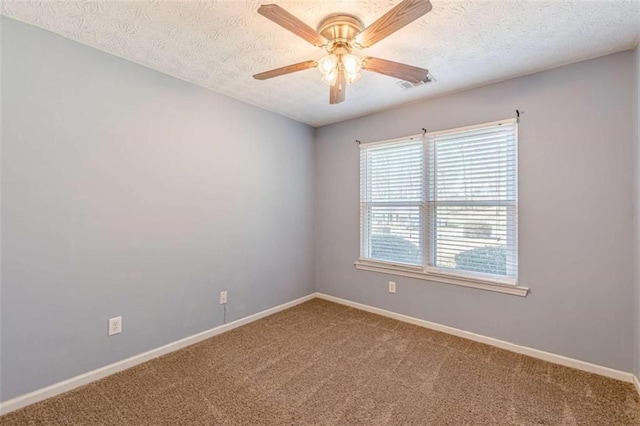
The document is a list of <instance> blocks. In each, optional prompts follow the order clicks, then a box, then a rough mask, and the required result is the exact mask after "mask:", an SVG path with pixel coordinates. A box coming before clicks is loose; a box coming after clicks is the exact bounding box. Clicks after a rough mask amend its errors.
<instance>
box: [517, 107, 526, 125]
mask: <svg viewBox="0 0 640 426" xmlns="http://www.w3.org/2000/svg"><path fill="white" fill-rule="evenodd" d="M520 114H524V111H522V112H520V110H519V109H517V110H516V122H518V123H519V122H520Z"/></svg>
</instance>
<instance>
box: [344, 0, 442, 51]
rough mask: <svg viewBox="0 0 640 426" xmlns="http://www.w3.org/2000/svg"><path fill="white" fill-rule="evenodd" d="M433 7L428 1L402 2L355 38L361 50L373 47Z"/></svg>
mask: <svg viewBox="0 0 640 426" xmlns="http://www.w3.org/2000/svg"><path fill="white" fill-rule="evenodd" d="M432 8H433V6H431V2H430V1H429V0H404V1H403V2H400V3H399V4H398V5H397V6H396V7H394V8H393V9H391V10H390V11H388V12H387V13H385V14H384V15H383V16H382V17H380V18H378V20H377V21H375V22H374V23H373V24H371V25H369V26H368V27H367V28H365V29H364V30H362V31H361V32H360V34H358V36H357V37H356V43H357V44H358V45H359V47H361V48H365V47H370V46H373V45H374V44H375V43H377V42H379V41H380V40H382V39H383V38H385V37H388V36H389V35H391V34H393V33H394V32H396V31H398V30H399V29H400V28H402V27H404V26H405V25H408V24H410V23H412V22H413V21H415V20H416V19H418V18H419V17H421V16H422V15H424V14H426V13H427V12H429V11H430V10H431V9H432Z"/></svg>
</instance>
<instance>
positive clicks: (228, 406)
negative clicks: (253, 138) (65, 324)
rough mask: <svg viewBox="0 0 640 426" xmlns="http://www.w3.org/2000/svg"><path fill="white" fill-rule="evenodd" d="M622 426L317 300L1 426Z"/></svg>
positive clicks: (554, 381) (531, 380) (547, 375)
mask: <svg viewBox="0 0 640 426" xmlns="http://www.w3.org/2000/svg"><path fill="white" fill-rule="evenodd" d="M99 424H109V425H143V424H144V425H151V424H153V425H159V424H167V425H191V424H192V425H210V424H224V425H262V424H265V425H266V424H327V425H329V424H343V425H356V424H366V425H400V424H411V425H502V424H512V425H541V424H542V425H627V424H640V404H639V402H638V396H637V393H636V392H635V389H634V388H633V386H632V385H631V384H629V383H623V382H619V381H616V380H612V379H607V378H604V377H601V376H596V375H592V374H588V373H584V372H581V371H578V370H573V369H570V368H566V367H561V366H558V365H555V364H550V363H546V362H543V361H538V360H536V359H533V358H529V357H525V356H522V355H518V354H515V353H512V352H508V351H504V350H501V349H496V348H494V347H491V346H486V345H482V344H479V343H475V342H472V341H469V340H465V339H461V338H457V337H454V336H450V335H447V334H443V333H438V332H434V331H430V330H427V329H424V328H419V327H416V326H412V325H409V324H405V323H402V322H398V321H395V320H391V319H387V318H384V317H380V316H377V315H373V314H369V313H366V312H362V311H358V310H355V309H351V308H348V307H344V306H341V305H337V304H334V303H330V302H326V301H323V300H319V299H315V300H312V301H310V302H307V303H304V304H302V305H299V306H296V307H294V308H292V309H289V310H287V311H283V312H280V313H278V314H275V315H273V316H270V317H267V318H265V319H262V320H260V321H257V322H255V323H252V324H249V325H247V326H244V327H241V328H238V329H235V330H233V331H230V332H228V333H225V334H222V335H219V336H216V337H213V338H211V339H208V340H205V341H203V342H201V343H198V344H196V345H193V346H190V347H188V348H185V349H183V350H180V351H177V352H174V353H172V354H169V355H166V356H164V357H161V358H158V359H155V360H152V361H149V362H147V363H145V364H141V365H139V366H137V367H134V368H132V369H130V370H126V371H123V372H121V373H118V374H115V375H113V376H110V377H108V378H106V379H103V380H100V381H98V382H95V383H92V384H90V385H88V386H85V387H83V388H79V389H77V390H74V391H72V392H69V393H66V394H64V395H60V396H58V397H56V398H52V399H49V400H47V401H43V402H40V403H38V404H34V405H32V406H30V407H26V408H23V409H21V410H18V411H15V412H13V413H9V414H8V415H5V416H3V417H0V425H2V426H8V425H99Z"/></svg>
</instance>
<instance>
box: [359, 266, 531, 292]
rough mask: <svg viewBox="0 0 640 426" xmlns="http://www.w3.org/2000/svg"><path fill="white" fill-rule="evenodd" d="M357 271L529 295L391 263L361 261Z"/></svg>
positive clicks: (493, 283)
mask: <svg viewBox="0 0 640 426" xmlns="http://www.w3.org/2000/svg"><path fill="white" fill-rule="evenodd" d="M353 264H354V265H355V267H356V269H360V270H362V271H371V272H380V273H382V274H391V275H399V276H402V277H408V278H416V279H419V280H426V281H435V282H439V283H444V284H452V285H460V286H463V287H471V288H477V289H480V290H488V291H496V292H498V293H505V294H511V295H514V296H521V297H525V296H526V295H527V294H528V293H529V289H528V288H527V287H520V286H518V285H512V284H503V283H499V282H496V281H490V280H484V279H480V278H475V277H463V276H457V275H449V274H439V273H435V272H424V271H423V270H422V268H417V267H412V266H408V265H407V266H401V265H394V264H390V263H382V262H372V261H369V260H364V259H359V260H356V261H355V262H354V263H353Z"/></svg>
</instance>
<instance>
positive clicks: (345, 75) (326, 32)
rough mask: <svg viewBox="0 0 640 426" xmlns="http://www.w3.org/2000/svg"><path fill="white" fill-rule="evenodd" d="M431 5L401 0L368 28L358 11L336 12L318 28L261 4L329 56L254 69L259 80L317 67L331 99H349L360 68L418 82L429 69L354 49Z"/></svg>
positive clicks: (273, 17)
mask: <svg viewBox="0 0 640 426" xmlns="http://www.w3.org/2000/svg"><path fill="white" fill-rule="evenodd" d="M431 9H432V6H431V3H430V2H429V0H403V1H402V2H400V3H399V4H398V5H396V6H395V7H394V8H392V9H391V10H390V11H388V12H387V13H385V14H384V15H383V16H382V17H380V18H379V19H378V20H376V21H375V22H374V23H373V24H371V25H369V26H368V27H366V28H365V27H364V25H363V23H362V22H361V21H360V20H359V19H358V18H357V17H355V16H353V15H349V14H332V15H329V16H327V17H326V18H324V19H323V20H322V21H321V22H320V24H319V25H318V30H317V31H315V30H314V29H313V28H311V27H309V26H308V25H307V24H305V23H304V22H302V21H300V20H299V19H298V18H296V17H295V16H293V15H292V14H290V13H289V12H287V11H286V10H284V9H282V8H281V7H280V6H278V5H275V4H266V5H262V6H260V8H258V13H260V14H261V15H263V16H264V17H266V18H268V19H270V20H271V21H273V22H275V23H276V24H278V25H280V26H282V27H283V28H285V29H287V30H289V31H291V32H293V33H294V34H296V35H298V36H299V37H301V38H304V39H305V40H307V41H308V42H310V43H311V44H313V45H314V46H317V47H320V48H323V49H325V50H326V51H327V53H328V54H327V55H326V56H324V57H322V58H321V59H319V60H317V61H314V60H311V61H305V62H300V63H297V64H293V65H288V66H285V67H282V68H276V69H274V70H271V71H266V72H263V73H260V74H256V75H254V76H253V77H254V78H255V79H257V80H266V79H268V78H273V77H277V76H280V75H284V74H289V73H292V72H296V71H302V70H305V69H309V68H316V67H317V68H318V70H319V71H320V74H321V76H322V77H321V79H322V81H323V82H325V83H326V84H328V85H329V86H331V87H330V90H329V103H330V104H338V103H341V102H343V101H344V100H345V92H346V85H347V84H352V83H355V82H356V81H358V80H359V79H360V77H361V76H360V71H361V70H367V71H372V72H376V73H379V74H384V75H388V76H391V77H395V78H399V79H401V80H403V81H408V82H411V83H414V84H419V83H421V82H425V81H427V79H428V78H429V71H428V70H426V69H424V68H419V67H414V66H411V65H406V64H401V63H399V62H392V61H388V60H385V59H380V58H373V57H365V58H362V59H361V58H359V57H358V56H356V55H355V54H354V53H353V50H354V49H364V48H367V47H370V46H372V45H374V44H375V43H377V42H378V41H380V40H382V39H384V38H385V37H387V36H389V35H391V34H392V33H394V32H396V31H397V30H399V29H400V28H402V27H404V26H406V25H408V24H410V23H411V22H413V21H415V20H416V19H418V18H419V17H421V16H423V15H424V14H426V13H427V12H429V11H430V10H431Z"/></svg>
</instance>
